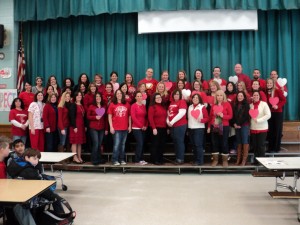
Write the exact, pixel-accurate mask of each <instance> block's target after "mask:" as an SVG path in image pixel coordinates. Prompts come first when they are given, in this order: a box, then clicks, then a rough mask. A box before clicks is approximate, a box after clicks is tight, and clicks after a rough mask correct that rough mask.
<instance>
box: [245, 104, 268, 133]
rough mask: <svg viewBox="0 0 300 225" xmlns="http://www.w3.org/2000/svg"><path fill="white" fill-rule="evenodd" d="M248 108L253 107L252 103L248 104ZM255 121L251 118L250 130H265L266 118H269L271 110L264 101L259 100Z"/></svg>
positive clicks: (266, 125) (266, 126) (266, 127)
mask: <svg viewBox="0 0 300 225" xmlns="http://www.w3.org/2000/svg"><path fill="white" fill-rule="evenodd" d="M250 109H254V105H253V103H252V104H250ZM256 118H257V122H255V121H254V119H252V118H251V122H250V129H251V130H267V129H268V120H269V119H270V118H271V111H270V108H269V106H268V104H267V103H266V102H263V101H260V103H259V105H258V116H257V117H256Z"/></svg>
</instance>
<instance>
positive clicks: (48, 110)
mask: <svg viewBox="0 0 300 225" xmlns="http://www.w3.org/2000/svg"><path fill="white" fill-rule="evenodd" d="M43 121H44V129H45V130H46V128H50V132H54V131H56V129H57V114H56V111H55V110H54V108H53V107H52V105H51V104H50V103H47V104H46V105H45V107H44V110H43Z"/></svg>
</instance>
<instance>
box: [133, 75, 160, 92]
mask: <svg viewBox="0 0 300 225" xmlns="http://www.w3.org/2000/svg"><path fill="white" fill-rule="evenodd" d="M141 83H144V84H145V85H146V92H147V95H148V96H152V95H153V94H154V92H155V91H156V85H157V84H158V81H157V80H155V79H153V78H152V79H151V80H147V79H146V78H144V79H143V80H140V81H139V83H138V85H140V84H141Z"/></svg>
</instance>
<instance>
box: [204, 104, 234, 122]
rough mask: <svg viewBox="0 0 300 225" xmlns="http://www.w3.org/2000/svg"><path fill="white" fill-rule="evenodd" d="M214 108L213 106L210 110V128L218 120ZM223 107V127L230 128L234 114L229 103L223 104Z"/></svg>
mask: <svg viewBox="0 0 300 225" xmlns="http://www.w3.org/2000/svg"><path fill="white" fill-rule="evenodd" d="M214 106H215V105H212V107H211V109H210V115H209V117H210V121H209V127H210V126H211V125H213V124H214V122H215V119H216V114H215V112H214ZM222 106H223V111H222V113H223V119H222V124H223V126H229V120H230V119H232V116H233V113H232V107H231V105H230V103H229V102H222Z"/></svg>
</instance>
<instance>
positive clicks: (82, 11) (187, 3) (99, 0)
mask: <svg viewBox="0 0 300 225" xmlns="http://www.w3.org/2000/svg"><path fill="white" fill-rule="evenodd" d="M14 8H15V13H14V16H15V21H28V20H47V19H57V18H60V17H63V18H67V17H69V16H96V15H99V14H103V13H109V14H113V13H133V12H143V11H161V10H164V11H168V10H201V9H202V10H213V9H244V10H250V9H259V10H275V9H276V10H283V9H286V10H289V9H299V8H300V0H14Z"/></svg>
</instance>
